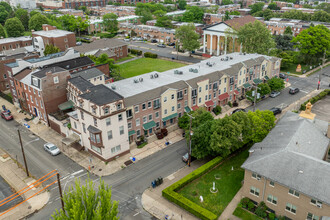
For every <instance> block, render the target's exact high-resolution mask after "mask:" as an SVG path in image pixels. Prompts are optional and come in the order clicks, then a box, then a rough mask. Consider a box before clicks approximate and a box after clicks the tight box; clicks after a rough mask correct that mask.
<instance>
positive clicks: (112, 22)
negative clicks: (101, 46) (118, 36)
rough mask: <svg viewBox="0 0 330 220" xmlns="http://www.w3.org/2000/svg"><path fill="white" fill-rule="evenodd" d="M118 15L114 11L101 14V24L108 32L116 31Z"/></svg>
mask: <svg viewBox="0 0 330 220" xmlns="http://www.w3.org/2000/svg"><path fill="white" fill-rule="evenodd" d="M117 18H118V16H117V15H116V14H114V13H108V14H106V15H104V16H103V25H104V27H105V29H106V30H107V31H109V32H110V33H116V32H117V31H118V21H117Z"/></svg>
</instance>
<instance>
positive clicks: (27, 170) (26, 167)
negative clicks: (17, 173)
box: [17, 129, 30, 177]
mask: <svg viewBox="0 0 330 220" xmlns="http://www.w3.org/2000/svg"><path fill="white" fill-rule="evenodd" d="M17 132H18V138H19V142H20V144H21V149H22V154H23V159H24V165H25V170H26V175H27V176H28V177H29V176H30V174H29V169H28V166H27V163H26V159H25V153H24V148H23V144H22V138H21V133H20V131H19V129H17Z"/></svg>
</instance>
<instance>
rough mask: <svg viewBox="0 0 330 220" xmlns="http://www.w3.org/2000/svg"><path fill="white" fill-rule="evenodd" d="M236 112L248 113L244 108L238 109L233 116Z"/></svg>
mask: <svg viewBox="0 0 330 220" xmlns="http://www.w3.org/2000/svg"><path fill="white" fill-rule="evenodd" d="M236 112H246V111H245V109H243V108H237V109H235V110H234V111H233V112H232V113H231V114H234V113H236Z"/></svg>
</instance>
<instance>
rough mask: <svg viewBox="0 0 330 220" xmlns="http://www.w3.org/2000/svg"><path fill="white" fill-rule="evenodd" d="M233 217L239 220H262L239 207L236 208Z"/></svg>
mask: <svg viewBox="0 0 330 220" xmlns="http://www.w3.org/2000/svg"><path fill="white" fill-rule="evenodd" d="M233 215H235V216H237V217H239V218H240V219H244V220H262V218H259V217H258V216H256V215H254V214H252V213H250V212H248V211H246V210H245V209H242V208H240V207H237V208H236V209H235V211H234V213H233Z"/></svg>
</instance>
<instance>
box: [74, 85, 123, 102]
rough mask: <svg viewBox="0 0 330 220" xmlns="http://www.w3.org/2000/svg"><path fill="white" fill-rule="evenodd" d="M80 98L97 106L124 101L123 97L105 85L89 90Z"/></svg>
mask: <svg viewBox="0 0 330 220" xmlns="http://www.w3.org/2000/svg"><path fill="white" fill-rule="evenodd" d="M79 97H81V98H83V99H87V100H89V101H90V102H92V103H94V104H96V105H105V104H108V103H112V102H115V101H118V100H121V99H123V97H122V96H121V95H119V94H118V93H116V92H114V91H113V90H111V89H110V88H108V87H106V86H105V85H103V84H101V85H96V86H93V87H90V88H88V90H87V92H86V93H84V94H81V95H80V96H79Z"/></svg>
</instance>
